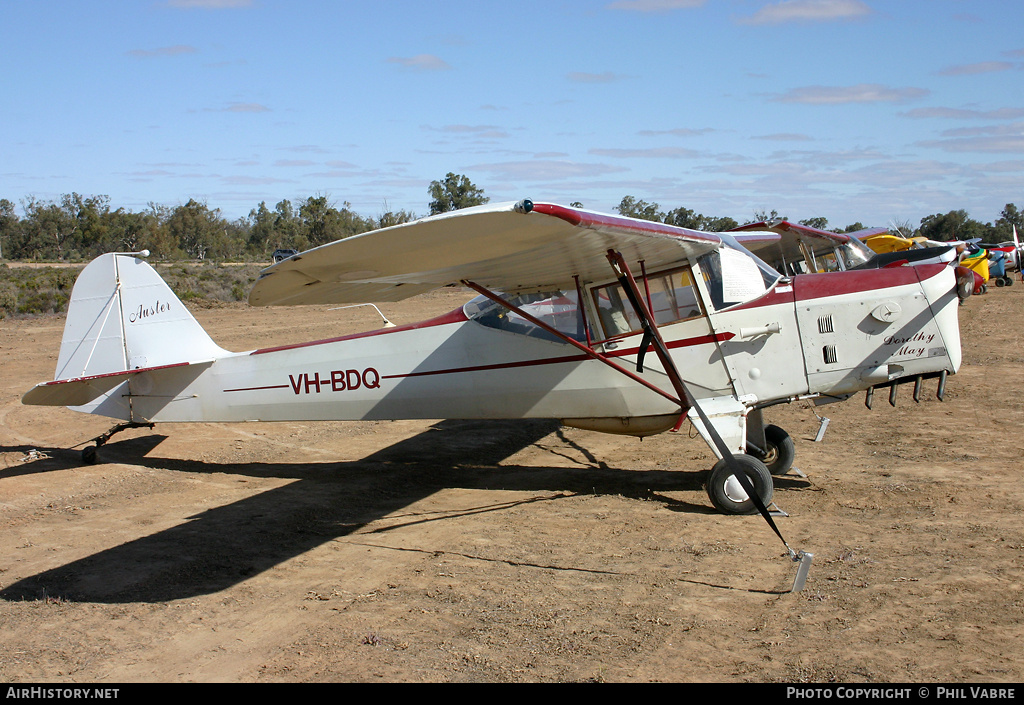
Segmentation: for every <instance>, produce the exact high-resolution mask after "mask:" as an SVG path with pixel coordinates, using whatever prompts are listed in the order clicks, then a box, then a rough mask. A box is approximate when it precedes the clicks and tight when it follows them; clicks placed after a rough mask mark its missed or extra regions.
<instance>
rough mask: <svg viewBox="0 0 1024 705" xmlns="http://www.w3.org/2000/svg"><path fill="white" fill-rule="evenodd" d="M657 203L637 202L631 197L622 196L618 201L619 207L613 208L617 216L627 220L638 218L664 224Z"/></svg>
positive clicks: (663, 216) (662, 215)
mask: <svg viewBox="0 0 1024 705" xmlns="http://www.w3.org/2000/svg"><path fill="white" fill-rule="evenodd" d="M660 208H661V206H659V205H658V204H657V203H648V202H647V201H642V200H637V199H636V198H633V197H632V196H623V197H622V200H621V201H619V205H617V206H615V210H617V211H618V212H619V215H623V216H625V217H627V218H639V219H640V220H653V221H655V222H658V223H661V222H664V218H665V214H664V213H662V212H661V211H660V210H659V209H660Z"/></svg>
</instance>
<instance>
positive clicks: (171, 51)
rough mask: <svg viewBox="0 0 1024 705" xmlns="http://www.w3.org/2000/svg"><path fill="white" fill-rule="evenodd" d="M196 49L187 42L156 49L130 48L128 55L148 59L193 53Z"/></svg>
mask: <svg viewBox="0 0 1024 705" xmlns="http://www.w3.org/2000/svg"><path fill="white" fill-rule="evenodd" d="M197 51H199V50H198V49H196V48H195V47H193V46H188V45H187V44H178V45H175V46H171V47H158V48H156V49H132V50H131V51H129V52H128V56H135V57H138V58H140V59H149V58H152V57H155V56H181V55H182V54H195V53H196V52H197Z"/></svg>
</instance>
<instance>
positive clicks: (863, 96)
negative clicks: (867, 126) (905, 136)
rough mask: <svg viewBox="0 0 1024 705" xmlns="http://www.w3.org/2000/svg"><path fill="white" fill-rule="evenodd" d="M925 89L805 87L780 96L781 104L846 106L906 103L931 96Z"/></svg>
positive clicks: (778, 97) (863, 84)
mask: <svg viewBox="0 0 1024 705" xmlns="http://www.w3.org/2000/svg"><path fill="white" fill-rule="evenodd" d="M929 93H930V91H928V90H927V89H924V88H912V87H905V88H891V87H889V86H882V85H879V84H877V83H859V84H857V85H855V86H803V87H801V88H794V89H792V90H790V91H789V92H787V93H784V94H782V95H778V96H776V97H775V98H773V100H775V101H776V102H779V103H803V104H806V105H844V104H847V103H905V102H907V101H908V100H917V99H919V98H924V97H925V96H927V95H929Z"/></svg>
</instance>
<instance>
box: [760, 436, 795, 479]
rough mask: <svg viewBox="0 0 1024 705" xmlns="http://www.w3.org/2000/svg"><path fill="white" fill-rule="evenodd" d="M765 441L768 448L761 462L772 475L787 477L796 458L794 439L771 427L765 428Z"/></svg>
mask: <svg viewBox="0 0 1024 705" xmlns="http://www.w3.org/2000/svg"><path fill="white" fill-rule="evenodd" d="M764 439H765V441H767V447H766V448H765V454H764V457H763V458H761V461H762V462H763V463H764V464H765V465H766V466H767V467H768V472H770V473H771V474H772V475H785V474H786V473H787V472H789V469H790V468H791V467H793V459H794V458H796V446H794V445H793V439H792V438H791V437H790V435H789V434H788V433H786V432H785V431H783V430H782V429H781V428H779V427H778V426H771V425H769V426H765V427H764Z"/></svg>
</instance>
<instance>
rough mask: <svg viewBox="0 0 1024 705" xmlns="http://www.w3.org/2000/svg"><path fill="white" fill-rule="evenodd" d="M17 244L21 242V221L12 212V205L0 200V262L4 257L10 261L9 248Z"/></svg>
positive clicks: (10, 253)
mask: <svg viewBox="0 0 1024 705" xmlns="http://www.w3.org/2000/svg"><path fill="white" fill-rule="evenodd" d="M18 242H21V219H20V218H18V214H17V213H15V212H14V204H13V203H11V202H10V201H8V200H7V199H6V198H0V260H3V259H4V257H6V258H8V259H10V258H11V256H12V253H13V250H12V249H11V248H12V246H13V245H14V243H18ZM5 248H6V249H5Z"/></svg>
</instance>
